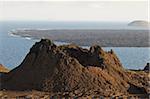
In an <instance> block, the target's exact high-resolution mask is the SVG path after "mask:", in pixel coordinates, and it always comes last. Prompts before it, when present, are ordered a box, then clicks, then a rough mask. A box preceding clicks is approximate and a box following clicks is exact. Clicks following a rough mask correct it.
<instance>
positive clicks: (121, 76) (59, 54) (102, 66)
mask: <svg viewBox="0 0 150 99" xmlns="http://www.w3.org/2000/svg"><path fill="white" fill-rule="evenodd" d="M132 83H134V81H131V77H130V76H129V73H127V72H126V70H125V69H124V68H123V67H122V65H121V63H120V61H119V59H118V58H117V56H116V55H115V53H114V52H113V51H112V50H111V51H110V52H105V51H104V50H103V49H102V48H101V47H100V46H97V45H96V46H92V47H91V48H90V49H89V50H87V49H83V48H81V47H78V46H76V45H63V46H56V45H55V44H53V42H52V41H50V40H48V39H42V40H41V41H40V42H37V43H36V44H35V45H33V47H32V48H31V49H30V52H29V53H28V54H27V56H26V57H25V59H24V61H23V62H22V63H21V64H20V65H19V66H18V67H16V68H15V69H13V70H11V71H10V72H9V73H8V74H6V75H5V76H3V77H2V88H3V89H7V90H33V89H34V90H41V91H49V92H51V93H61V92H62V93H64V92H68V93H69V94H71V93H73V94H75V95H76V96H86V95H103V96H110V95H122V94H123V95H125V94H128V91H127V89H129V88H130V87H131V86H130V85H131V84H132ZM137 87H138V88H139V87H140V88H141V87H142V86H140V85H137ZM145 94H146V92H145Z"/></svg>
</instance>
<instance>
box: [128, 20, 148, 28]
mask: <svg viewBox="0 0 150 99" xmlns="http://www.w3.org/2000/svg"><path fill="white" fill-rule="evenodd" d="M128 26H140V27H148V26H150V23H149V22H148V21H143V20H136V21H132V22H130V23H129V24H128Z"/></svg>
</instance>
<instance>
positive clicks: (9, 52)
mask: <svg viewBox="0 0 150 99" xmlns="http://www.w3.org/2000/svg"><path fill="white" fill-rule="evenodd" d="M126 24H127V23H115V22H44V21H43V22H42V21H41V22H37V21H36V22H24V21H5V22H4V21H3V22H0V63H1V64H3V65H5V66H6V67H8V68H9V69H13V68H14V67H16V66H18V65H19V64H20V63H21V62H22V61H23V59H24V58H25V56H26V54H27V53H28V52H29V50H30V48H31V47H32V45H33V44H34V43H35V42H36V41H38V40H32V39H29V38H22V37H17V36H11V35H10V34H9V33H10V31H11V30H14V29H20V28H25V29H139V28H136V27H128V26H127V25H126ZM56 43H57V44H58V45H59V44H62V43H63V42H56ZM104 49H105V50H110V49H113V50H114V51H115V52H116V54H117V56H118V57H119V59H120V60H121V63H122V64H123V66H124V67H125V68H129V69H142V68H144V66H145V64H146V63H147V62H148V61H150V56H149V53H150V48H141V47H140V48H137V47H105V48H104Z"/></svg>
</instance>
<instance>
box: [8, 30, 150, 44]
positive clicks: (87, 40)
mask: <svg viewBox="0 0 150 99" xmlns="http://www.w3.org/2000/svg"><path fill="white" fill-rule="evenodd" d="M11 35H14V36H20V37H24V38H32V39H41V38H48V39H52V40H53V41H58V42H65V43H76V44H78V45H81V46H91V45H93V44H98V45H101V46H102V47H149V30H141V29H140V30H124V29H121V30H113V29H111V30H107V29H47V30H40V29H25V30H21V29H20V30H15V31H11Z"/></svg>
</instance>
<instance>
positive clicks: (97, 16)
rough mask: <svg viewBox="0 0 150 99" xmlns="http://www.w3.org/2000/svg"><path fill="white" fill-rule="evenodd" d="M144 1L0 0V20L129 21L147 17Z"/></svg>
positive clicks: (146, 7) (146, 18)
mask: <svg viewBox="0 0 150 99" xmlns="http://www.w3.org/2000/svg"><path fill="white" fill-rule="evenodd" d="M148 17H149V16H148V0H147V1H146V0H144V1H30V2H29V1H0V20H4V21H5V20H6V21H8V20H23V21H24V20H30V21H36V20H38V21H133V20H148Z"/></svg>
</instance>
